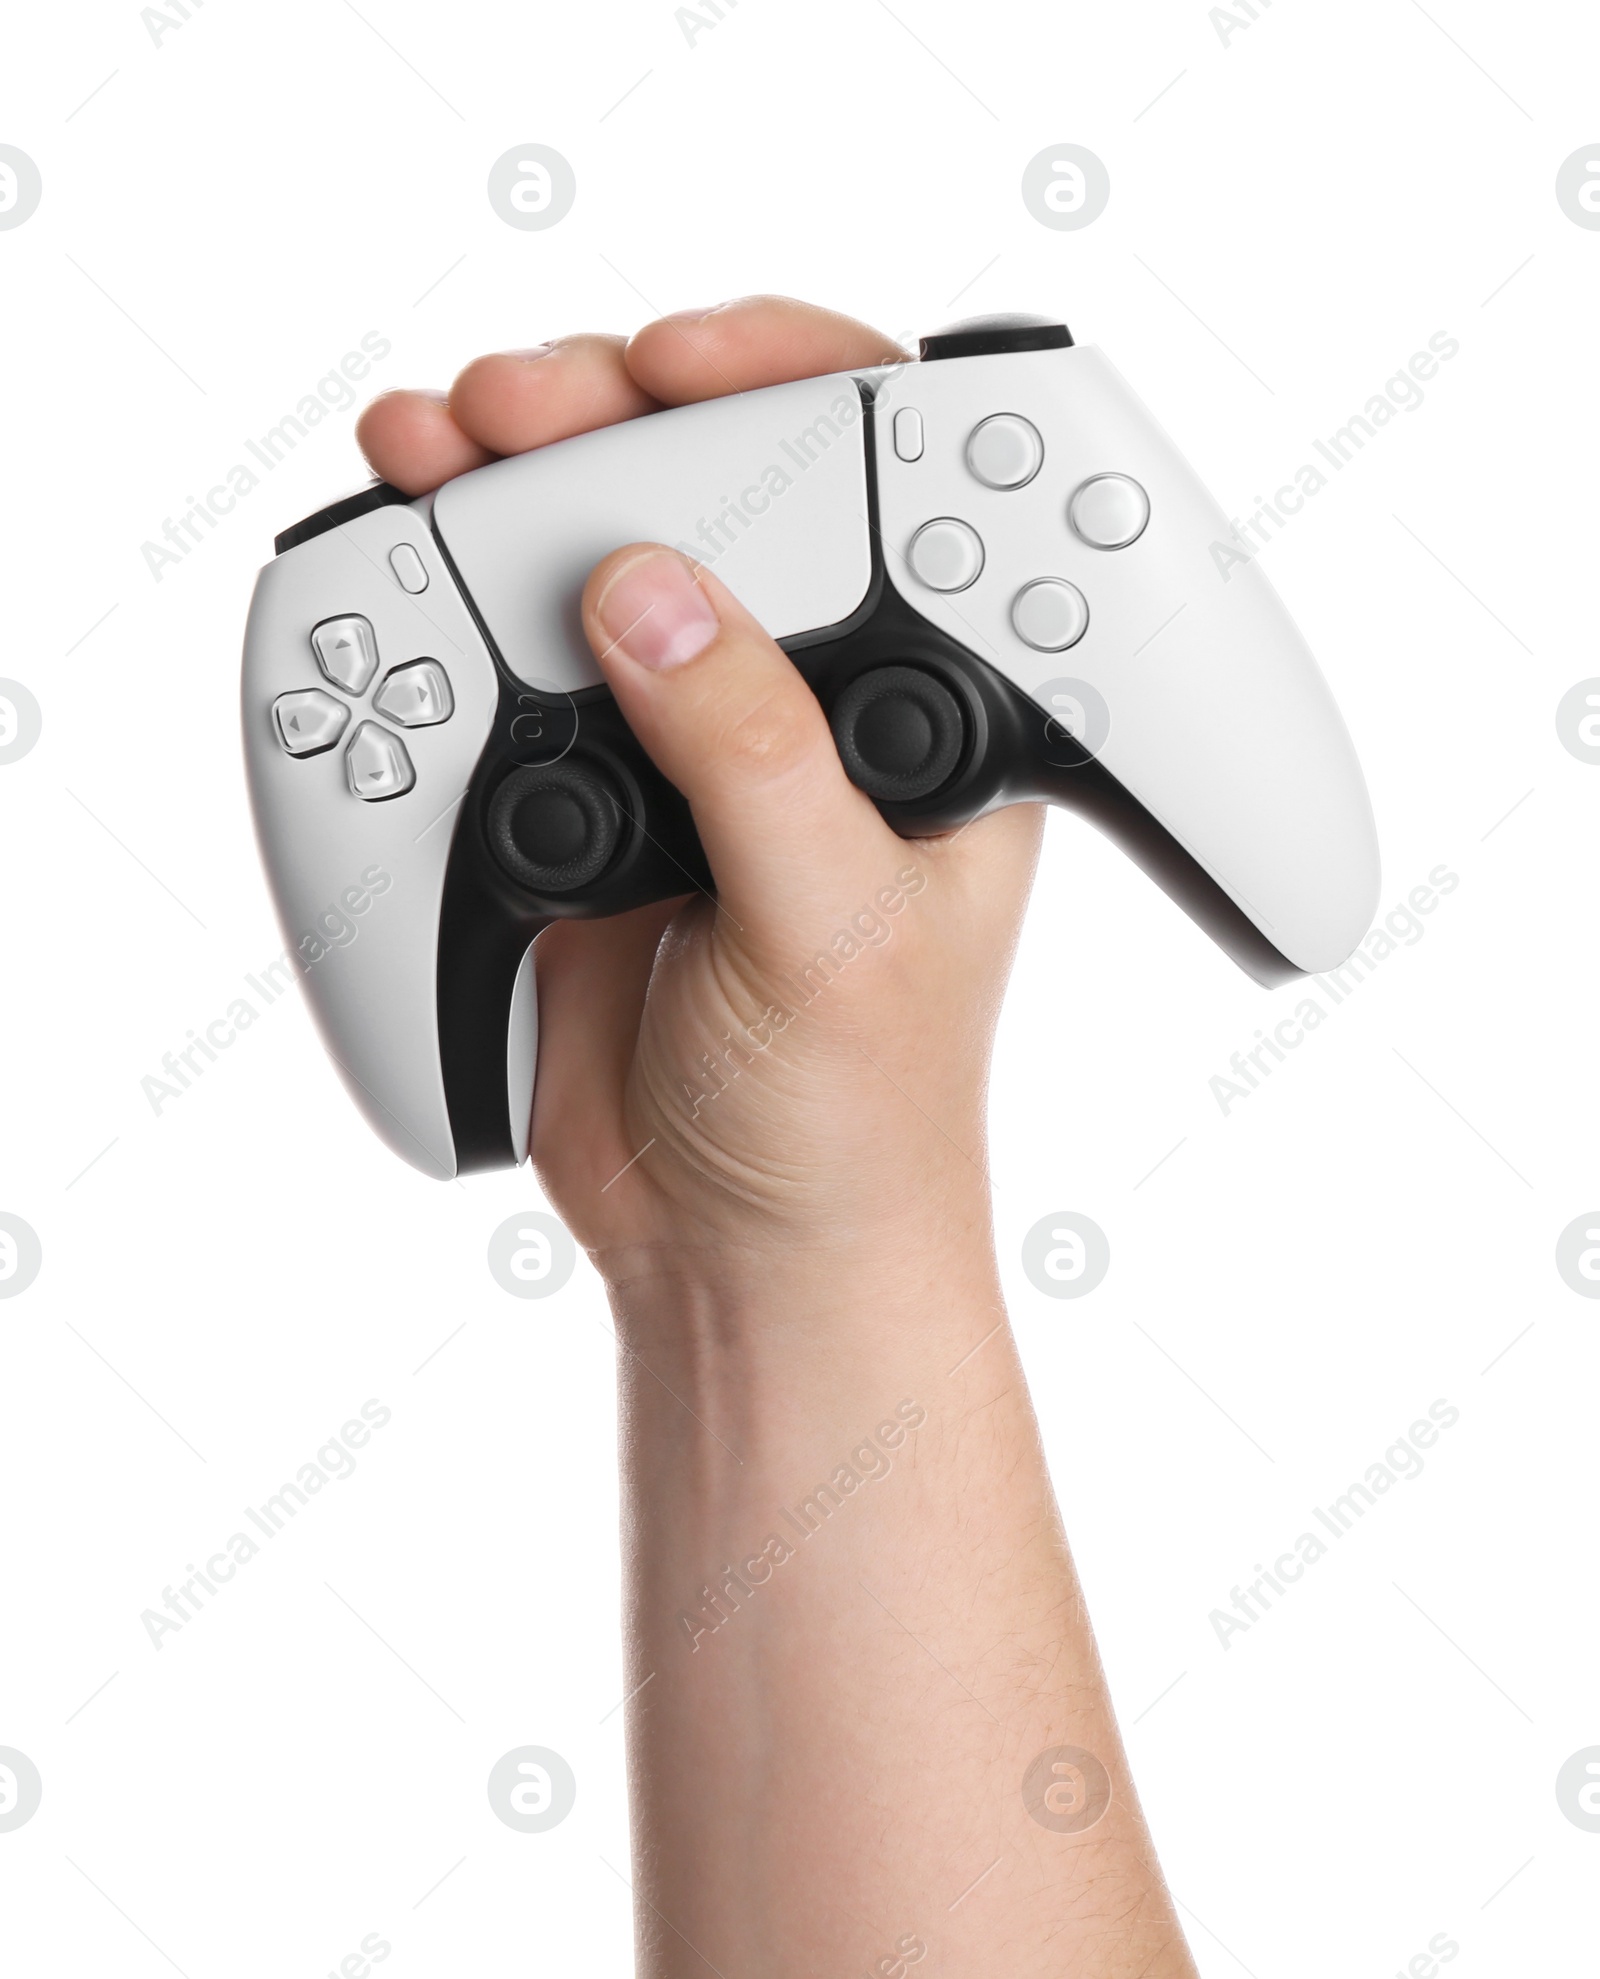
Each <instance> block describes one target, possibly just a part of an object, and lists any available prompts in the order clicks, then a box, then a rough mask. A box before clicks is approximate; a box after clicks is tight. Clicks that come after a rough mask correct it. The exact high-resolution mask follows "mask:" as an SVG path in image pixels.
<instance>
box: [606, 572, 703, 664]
mask: <svg viewBox="0 0 1600 1979" xmlns="http://www.w3.org/2000/svg"><path fill="white" fill-rule="evenodd" d="M595 616H596V617H597V618H598V619H599V621H600V625H601V628H602V630H603V631H604V632H605V635H606V637H607V638H608V639H609V640H610V641H611V646H612V648H613V649H615V650H617V651H620V652H622V653H625V654H626V655H627V657H628V658H629V659H630V660H632V661H633V662H634V663H635V665H637V666H641V667H650V668H651V669H652V670H654V671H656V672H661V671H662V670H663V669H665V668H667V667H681V666H682V665H683V664H684V662H685V661H686V660H692V659H693V658H694V656H695V655H696V653H703V652H704V651H705V649H706V647H707V646H709V645H710V644H711V642H712V640H713V639H715V638H716V636H717V631H718V625H717V615H716V613H715V612H714V611H713V610H712V609H711V601H710V600H709V599H708V598H707V596H706V594H705V592H704V591H703V590H702V589H701V587H700V586H699V585H698V584H697V583H696V582H695V580H694V573H693V572H692V571H691V570H690V568H689V566H688V564H686V563H685V562H684V560H683V558H682V557H680V556H676V555H675V554H674V553H673V552H672V551H671V550H648V551H646V553H645V554H644V555H643V556H641V557H636V558H635V559H634V560H633V562H632V563H626V564H624V565H623V566H622V568H621V570H619V571H618V572H617V574H616V576H615V577H613V578H612V580H611V582H610V583H609V584H608V585H607V586H606V588H605V590H604V591H602V592H601V594H600V599H599V602H598V604H597V605H596V606H595Z"/></svg>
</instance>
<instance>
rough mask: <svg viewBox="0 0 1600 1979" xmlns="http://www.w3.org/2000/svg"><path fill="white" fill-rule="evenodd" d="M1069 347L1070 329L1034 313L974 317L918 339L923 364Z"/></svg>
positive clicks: (1070, 341)
mask: <svg viewBox="0 0 1600 1979" xmlns="http://www.w3.org/2000/svg"><path fill="white" fill-rule="evenodd" d="M1071 348H1072V332H1071V331H1070V330H1069V329H1068V328H1067V326H1066V324H1065V323H1051V322H1049V321H1047V320H1046V319H1044V318H1042V317H1037V316H1034V317H1028V316H975V317H973V318H972V320H971V321H970V322H967V323H952V324H951V325H950V326H949V328H948V329H944V330H935V331H933V332H932V334H931V335H929V336H926V337H924V338H923V339H922V340H921V344H920V346H919V351H918V354H919V356H920V357H921V359H922V362H923V363H924V364H934V363H937V362H938V361H939V360H940V359H941V358H946V357H1005V356H1007V355H1009V354H1010V353H1012V352H1014V351H1030V350H1070V349H1071Z"/></svg>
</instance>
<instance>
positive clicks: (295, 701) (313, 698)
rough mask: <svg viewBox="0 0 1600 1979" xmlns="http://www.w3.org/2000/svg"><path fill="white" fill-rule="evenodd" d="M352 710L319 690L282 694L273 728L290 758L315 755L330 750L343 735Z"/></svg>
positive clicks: (315, 688) (312, 688)
mask: <svg viewBox="0 0 1600 1979" xmlns="http://www.w3.org/2000/svg"><path fill="white" fill-rule="evenodd" d="M349 719H350V710H349V709H348V708H347V707H346V706H345V704H344V703H343V702H342V701H336V700H335V699H334V698H333V696H332V695H331V694H324V693H323V691H322V689H321V688H320V687H307V688H304V689H302V691H301V692H300V693H298V694H280V695H279V696H278V698H277V700H276V701H274V702H273V704H272V725H273V727H274V728H275V729H276V730H277V732H278V740H279V742H280V743H282V745H283V747H284V748H285V749H287V750H288V752H289V754H290V755H291V756H315V755H316V754H317V752H318V751H319V750H322V749H331V748H332V747H333V745H334V744H335V743H336V742H337V741H338V740H339V737H340V736H341V735H343V734H344V731H345V725H346V723H347V722H348V721H349Z"/></svg>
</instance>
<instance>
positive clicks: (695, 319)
mask: <svg viewBox="0 0 1600 1979" xmlns="http://www.w3.org/2000/svg"><path fill="white" fill-rule="evenodd" d="M725 307H726V305H725V304H724V303H720V302H714V303H712V304H711V306H710V307H709V308H708V309H674V310H671V311H669V312H668V314H667V315H666V316H665V317H663V318H662V321H663V322H666V323H703V322H704V321H705V320H706V318H707V317H708V316H715V315H716V313H717V311H718V310H719V309H722V308H725Z"/></svg>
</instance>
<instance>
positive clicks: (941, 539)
mask: <svg viewBox="0 0 1600 1979" xmlns="http://www.w3.org/2000/svg"><path fill="white" fill-rule="evenodd" d="M906 560H907V562H908V563H909V564H910V565H911V568H912V570H913V571H914V572H915V573H916V575H917V576H918V577H920V578H921V580H922V582H923V583H924V584H926V585H927V587H928V589H929V590H930V591H965V590H966V588H967V586H968V585H969V584H972V583H975V582H976V581H977V577H978V573H979V572H980V571H981V570H982V569H983V538H982V537H981V536H980V535H979V534H978V532H977V530H976V529H974V528H973V526H972V524H971V523H970V522H958V521H957V520H956V518H955V517H954V516H949V515H943V516H939V517H937V518H936V519H935V520H934V521H932V522H925V523H924V524H923V525H922V527H921V528H920V529H919V530H918V531H917V533H916V535H915V536H913V537H912V539H911V547H910V549H909V550H908V551H907V552H906Z"/></svg>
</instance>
